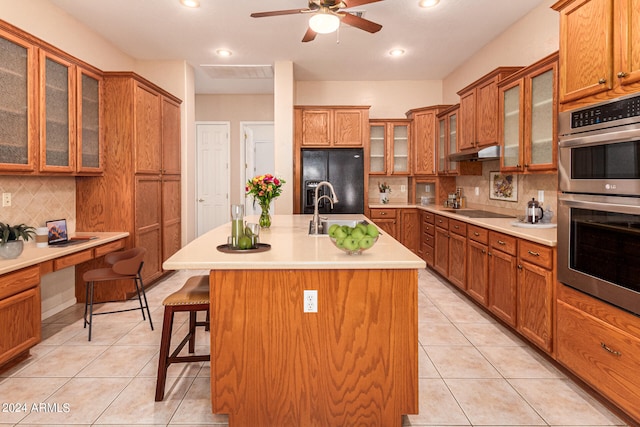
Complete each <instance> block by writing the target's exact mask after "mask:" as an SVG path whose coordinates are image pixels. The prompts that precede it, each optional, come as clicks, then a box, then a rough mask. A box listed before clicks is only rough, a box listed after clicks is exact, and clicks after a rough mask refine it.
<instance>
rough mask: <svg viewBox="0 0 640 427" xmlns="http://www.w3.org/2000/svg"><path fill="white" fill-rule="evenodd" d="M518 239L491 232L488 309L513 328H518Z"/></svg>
mask: <svg viewBox="0 0 640 427" xmlns="http://www.w3.org/2000/svg"><path fill="white" fill-rule="evenodd" d="M516 240H517V239H516V238H515V237H512V236H507V235H506V234H502V233H496V232H494V231H490V232H489V293H488V301H489V304H488V306H487V307H488V308H489V310H491V312H492V313H493V314H495V315H496V316H498V317H499V318H500V319H502V320H503V321H504V322H506V323H507V324H508V325H510V326H511V327H513V328H515V327H516V321H517V319H516V306H517V280H518V273H517V272H518V268H517V265H518V264H517V258H516Z"/></svg>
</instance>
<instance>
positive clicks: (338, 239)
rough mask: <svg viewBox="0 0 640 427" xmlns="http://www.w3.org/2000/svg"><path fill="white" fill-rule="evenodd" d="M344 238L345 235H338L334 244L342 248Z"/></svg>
mask: <svg viewBox="0 0 640 427" xmlns="http://www.w3.org/2000/svg"><path fill="white" fill-rule="evenodd" d="M344 239H346V237H338V238H337V239H336V246H337V247H339V248H344Z"/></svg>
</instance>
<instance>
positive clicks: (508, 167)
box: [499, 79, 525, 171]
mask: <svg viewBox="0 0 640 427" xmlns="http://www.w3.org/2000/svg"><path fill="white" fill-rule="evenodd" d="M524 95H525V94H524V80H522V79H520V80H516V81H515V82H513V83H512V84H510V85H508V86H504V87H501V88H500V106H499V111H500V118H501V119H502V120H501V128H500V141H501V144H502V156H501V157H502V159H501V165H500V170H502V171H521V170H522V165H523V164H524V161H523V159H522V147H523V137H524V115H525V113H524V108H523V107H524V102H523V99H524Z"/></svg>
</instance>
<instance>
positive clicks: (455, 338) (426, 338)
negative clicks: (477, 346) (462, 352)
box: [418, 322, 471, 346]
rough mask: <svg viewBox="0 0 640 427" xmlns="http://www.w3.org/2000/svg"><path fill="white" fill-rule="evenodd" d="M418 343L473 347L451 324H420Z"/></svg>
mask: <svg viewBox="0 0 640 427" xmlns="http://www.w3.org/2000/svg"><path fill="white" fill-rule="evenodd" d="M418 341H420V344H422V345H424V346H428V345H471V343H470V342H469V340H467V339H466V338H465V337H464V335H462V333H461V332H460V331H459V330H458V329H457V328H456V327H455V326H454V325H453V324H451V323H427V322H419V323H418Z"/></svg>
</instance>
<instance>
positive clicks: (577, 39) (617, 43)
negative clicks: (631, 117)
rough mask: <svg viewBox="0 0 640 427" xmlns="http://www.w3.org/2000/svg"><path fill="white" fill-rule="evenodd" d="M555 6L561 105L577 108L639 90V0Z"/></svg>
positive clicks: (570, 1) (581, 0) (569, 0)
mask: <svg viewBox="0 0 640 427" xmlns="http://www.w3.org/2000/svg"><path fill="white" fill-rule="evenodd" d="M552 7H553V9H555V10H557V11H559V12H560V64H559V69H560V75H559V80H560V103H563V104H565V103H572V105H571V107H572V108H574V107H576V106H579V105H585V104H590V103H595V102H599V101H602V100H604V99H610V98H616V97H619V96H622V95H625V94H628V93H632V92H637V91H638V90H639V89H640V84H639V82H640V23H639V22H640V0H562V1H559V2H557V3H555V4H554V5H553V6H552ZM576 101H580V102H576Z"/></svg>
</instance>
